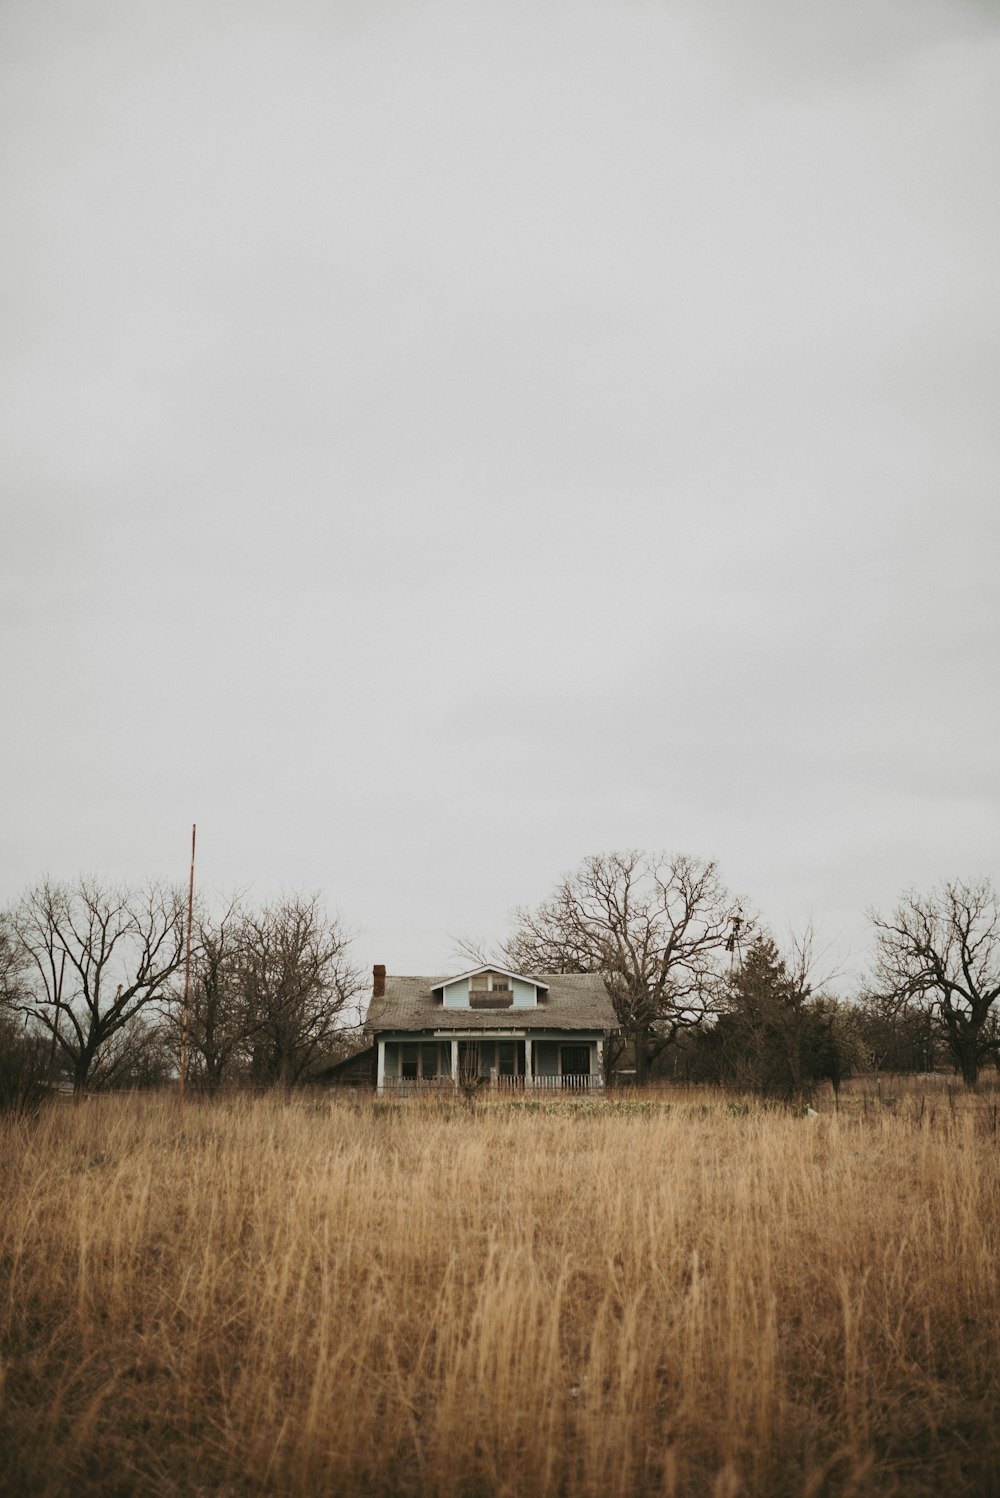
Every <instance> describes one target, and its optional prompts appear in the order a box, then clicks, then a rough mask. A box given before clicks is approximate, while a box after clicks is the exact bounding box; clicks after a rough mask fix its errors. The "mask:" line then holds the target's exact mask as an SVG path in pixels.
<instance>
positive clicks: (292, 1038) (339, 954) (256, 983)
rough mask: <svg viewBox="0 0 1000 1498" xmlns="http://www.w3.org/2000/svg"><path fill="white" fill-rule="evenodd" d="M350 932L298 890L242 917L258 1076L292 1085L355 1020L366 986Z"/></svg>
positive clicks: (245, 989)
mask: <svg viewBox="0 0 1000 1498" xmlns="http://www.w3.org/2000/svg"><path fill="white" fill-rule="evenodd" d="M349 947H350V937H349V936H348V934H347V933H346V932H345V931H344V930H343V928H342V927H341V925H340V923H339V921H337V920H335V919H330V918H329V917H327V916H326V915H325V913H324V911H323V908H322V906H321V904H320V901H319V898H318V896H312V897H304V896H301V895H296V896H292V897H291V898H288V899H285V900H282V901H280V902H279V903H278V904H276V905H270V906H267V907H265V908H264V909H263V910H261V911H259V912H254V913H251V914H248V915H245V916H244V917H243V919H242V921H241V922H240V948H241V955H240V986H241V989H242V994H243V1000H244V1003H245V1006H246V1016H247V1020H246V1024H247V1029H246V1034H247V1041H248V1045H249V1050H250V1055H251V1069H252V1074H253V1076H254V1078H255V1079H256V1080H257V1081H260V1082H277V1083H280V1084H281V1085H282V1086H286V1087H287V1086H291V1085H292V1084H293V1083H295V1082H298V1081H301V1080H302V1078H303V1077H304V1076H305V1075H306V1074H307V1073H308V1071H309V1069H310V1068H311V1067H312V1066H313V1065H314V1064H315V1063H316V1062H318V1061H319V1060H320V1059H321V1058H322V1057H323V1055H324V1053H325V1052H326V1051H327V1050H328V1049H330V1048H331V1047H332V1046H333V1045H334V1043H335V1042H336V1039H337V1036H338V1034H339V1032H340V1030H341V1029H342V1028H343V1027H344V1026H345V1025H347V1024H349V1023H352V1022H353V1023H357V1019H358V1015H357V1009H358V1006H359V1004H360V999H361V995H362V993H363V991H364V980H363V977H362V974H361V972H360V970H359V969H358V968H357V967H355V966H354V964H353V963H352V962H351V960H350V954H349Z"/></svg>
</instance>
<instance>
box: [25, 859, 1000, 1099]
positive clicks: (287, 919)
mask: <svg viewBox="0 0 1000 1498" xmlns="http://www.w3.org/2000/svg"><path fill="white" fill-rule="evenodd" d="M869 916H870V920H871V923H872V930H873V937H874V956H873V962H872V966H871V971H870V974H869V976H868V979H867V981H866V982H865V983H864V984H863V985H862V986H861V987H860V989H859V991H857V992H855V993H852V994H850V995H844V994H838V993H837V992H835V991H834V990H835V988H836V986H837V985H836V975H835V974H826V975H824V974H823V973H821V972H819V971H818V970H817V958H816V952H815V943H814V940H813V934H812V932H811V930H807V931H805V932H804V933H801V934H800V935H799V936H795V937H792V938H791V939H790V940H789V942H788V943H787V945H786V949H785V950H782V949H781V948H779V945H778V944H777V942H776V941H775V939H774V937H773V936H772V935H771V933H770V932H769V931H768V930H767V929H766V927H765V926H764V924H763V923H762V921H761V919H760V917H759V916H757V915H755V914H754V913H753V912H752V911H751V910H749V909H748V907H747V905H746V903H745V902H740V901H738V900H737V899H736V898H735V897H734V896H733V895H732V894H731V893H730V892H729V891H728V890H727V889H726V887H725V886H724V884H723V883H722V880H721V878H720V876H719V872H718V869H717V867H716V865H715V864H714V863H713V862H711V861H706V860H702V859H697V858H693V857H690V856H688V855H681V854H677V855H668V854H649V853H643V852H638V851H634V850H631V851H627V852H619V853H609V854H601V855H596V856H594V857H591V858H587V859H585V860H584V861H583V862H582V863H581V864H580V865H579V867H578V868H576V869H575V870H573V872H572V873H570V874H567V875H565V876H564V877H563V878H562V879H561V880H559V881H558V883H557V884H556V886H555V887H554V889H553V891H552V893H551V894H550V895H549V896H548V898H547V899H545V900H543V901H542V903H541V904H540V905H539V906H537V907H536V908H535V909H528V908H521V909H518V910H516V911H515V912H514V915H513V924H512V929H511V933H510V935H509V937H508V938H507V940H506V941H505V942H503V943H502V944H501V945H500V946H499V948H497V949H494V950H490V951H487V950H486V949H484V948H482V947H480V946H478V945H476V944H475V943H471V942H466V943H463V946H462V955H463V958H472V959H474V960H484V961H485V960H490V961H498V962H502V963H503V965H504V966H505V967H507V968H510V969H513V970H515V971H520V972H528V973H531V972H536V973H543V972H544V973H553V972H576V973H581V972H600V973H602V974H603V975H604V978H605V981H606V983H607V987H608V992H609V994H610V996H611V999H612V1002H613V1004H614V1007H615V1013H616V1016H617V1019H618V1031H617V1034H615V1035H614V1036H612V1037H610V1039H609V1043H608V1045H607V1047H606V1061H607V1066H608V1069H609V1074H610V1075H612V1076H613V1075H618V1076H619V1077H623V1076H628V1077H629V1079H633V1078H634V1080H635V1081H636V1082H638V1083H640V1084H642V1083H644V1082H646V1081H649V1080H652V1079H654V1078H657V1077H664V1076H683V1077H685V1078H686V1079H688V1080H691V1081H706V1082H709V1081H710V1082H715V1083H720V1084H722V1085H724V1086H728V1087H732V1088H734V1089H738V1090H740V1091H750V1092H757V1093H763V1094H770V1095H774V1096H782V1097H787V1098H794V1097H801V1096H802V1095H803V1093H804V1091H805V1090H806V1089H808V1088H809V1087H810V1086H812V1085H814V1084H815V1083H817V1082H819V1081H829V1082H831V1083H832V1084H833V1086H834V1087H835V1088H836V1087H839V1085H840V1081H841V1080H842V1078H844V1077H846V1076H848V1075H850V1074H851V1073H852V1072H857V1071H859V1070H866V1069H873V1068H881V1069H883V1070H889V1071H899V1072H904V1071H929V1070H932V1069H933V1068H935V1067H937V1066H940V1065H951V1066H953V1067H954V1068H955V1069H956V1070H958V1071H959V1072H960V1073H961V1075H962V1077H963V1079H964V1081H965V1082H966V1083H967V1084H968V1085H970V1086H975V1084H976V1081H977V1078H978V1075H979V1070H980V1068H981V1067H982V1066H983V1065H985V1064H989V1063H992V1064H997V1063H998V1059H1000V1028H998V1022H997V1007H996V1001H997V998H998V997H1000V906H998V901H997V896H996V893H995V891H994V889H993V886H992V884H991V883H990V881H989V880H985V879H984V880H978V881H969V882H963V881H959V880H953V881H948V882H946V883H944V884H943V885H941V886H940V888H938V889H937V890H935V891H932V892H931V893H930V894H928V895H920V894H918V893H916V892H915V891H912V890H911V891H908V892H907V893H906V894H905V895H904V896H903V897H902V899H901V900H900V902H899V904H898V906H897V907H896V909H895V910H894V911H893V913H892V914H891V915H890V916H887V917H883V916H882V915H880V914H879V913H878V912H877V911H872V912H870V913H869ZM188 924H189V923H188V911H187V900H186V898H185V896H184V892H183V891H181V890H180V889H179V888H175V887H171V886H168V885H165V884H162V883H156V882H152V883H149V884H146V885H143V886H141V887H126V886H114V885H109V884H105V883H100V882H98V881H96V880H93V879H86V878H84V879H79V880H77V881H76V882H74V883H57V882H53V881H51V880H45V881H43V882H42V883H41V884H39V885H37V886H36V887H35V888H33V889H30V890H27V891H26V892H25V893H24V894H23V895H22V896H21V898H20V899H19V900H17V901H16V902H15V903H14V904H13V905H12V906H11V907H10V908H9V909H8V910H6V911H4V912H0V1098H2V1099H3V1100H6V1101H7V1102H20V1101H25V1100H28V1099H30V1098H31V1097H33V1096H36V1097H37V1096H40V1095H42V1094H43V1093H44V1091H45V1090H46V1089H47V1088H49V1087H51V1086H52V1085H56V1084H59V1083H64V1084H71V1085H72V1087H73V1088H74V1089H75V1090H76V1091H79V1092H82V1091H85V1090H87V1089H95V1088H110V1087H130V1086H149V1085H155V1084H157V1083H160V1082H166V1081H168V1080H170V1079H171V1078H176V1077H178V1076H179V1075H180V1074H181V1073H182V1072H183V1074H184V1075H185V1076H186V1078H187V1079H188V1080H189V1081H190V1082H191V1084H192V1085H198V1086H200V1087H203V1088H206V1089H209V1090H211V1089H217V1088H218V1087H220V1086H222V1085H223V1084H234V1083H236V1084H238V1083H247V1084H253V1085H255V1086H269V1085H273V1086H279V1087H290V1086H294V1085H296V1084H298V1083H301V1082H304V1081H309V1080H311V1079H314V1078H315V1077H316V1076H317V1074H319V1073H321V1072H322V1071H323V1070H324V1069H325V1068H328V1067H329V1066H330V1065H331V1064H332V1063H333V1062H335V1061H336V1060H338V1059H340V1058H342V1057H343V1056H345V1055H347V1054H350V1052H351V1051H352V1049H354V1048H356V1047H357V1046H358V1045H359V1044H360V1032H359V1027H360V1023H361V1021H362V1019H363V1017H364V1005H365V995H366V988H367V984H366V980H365V977H364V973H363V971H362V969H361V968H360V967H359V966H358V965H357V963H356V962H355V960H354V957H353V954H352V942H351V938H350V935H349V933H348V932H347V930H346V928H345V927H344V925H343V923H342V922H341V921H340V920H339V918H334V917H331V916H329V915H328V914H327V912H326V911H325V910H324V908H323V905H322V902H321V901H320V899H319V898H318V897H317V896H306V895H292V896H289V897H286V898H284V899H282V900H279V901H277V902H275V903H272V904H267V905H263V906H259V907H257V906H253V905H251V904H249V903H248V902H247V901H245V900H234V901H233V902H232V903H231V904H230V905H229V906H228V908H227V909H226V910H225V911H223V912H222V913H221V914H216V913H209V912H208V911H206V910H204V909H199V908H197V907H195V909H194V914H193V919H192V921H191V923H190V930H189V929H188ZM185 992H186V993H187V1002H185V999H184V995H185Z"/></svg>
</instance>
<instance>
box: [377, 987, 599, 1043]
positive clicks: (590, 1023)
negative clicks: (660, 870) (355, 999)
mask: <svg viewBox="0 0 1000 1498" xmlns="http://www.w3.org/2000/svg"><path fill="white" fill-rule="evenodd" d="M448 981H449V980H448V979H447V978H420V977H391V976H389V975H387V976H386V979H385V993H384V994H382V995H380V996H379V997H378V998H373V999H372V1001H371V1004H370V1005H369V1008H368V1017H367V1019H366V1020H365V1031H366V1032H367V1033H368V1034H369V1035H375V1034H379V1033H380V1032H382V1031H385V1030H404V1031H405V1030H438V1031H440V1030H465V1031H469V1030H480V1031H490V1030H496V1031H500V1030H505V1031H507V1032H508V1033H509V1032H510V1031H511V1030H512V1029H516V1030H603V1031H607V1030H615V1029H617V1027H618V1020H617V1019H616V1017H615V1011H614V1008H613V1007H612V1004H611V1000H610V998H609V997H608V991H607V989H606V988H605V986H604V979H603V978H602V977H601V975H600V973H537V974H534V975H533V978H532V981H533V982H535V983H544V984H545V985H546V991H545V992H539V994H538V1003H537V1004H533V1005H526V1006H525V1007H524V1008H521V1007H519V1006H518V1007H516V1008H515V1007H511V1008H507V1009H466V1008H464V1007H463V1008H461V1009H457V1008H456V1009H447V1008H445V1006H444V1004H443V1003H442V1001H441V997H440V990H441V985H442V984H443V983H446V982H448ZM435 989H437V990H438V993H437V995H435V993H434V990H435Z"/></svg>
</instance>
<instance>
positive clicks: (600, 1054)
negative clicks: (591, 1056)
mask: <svg viewBox="0 0 1000 1498" xmlns="http://www.w3.org/2000/svg"><path fill="white" fill-rule="evenodd" d="M597 1085H598V1087H603V1086H604V1041H603V1040H599V1041H598V1042H597Z"/></svg>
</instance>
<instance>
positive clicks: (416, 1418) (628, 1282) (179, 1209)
mask: <svg viewBox="0 0 1000 1498" xmlns="http://www.w3.org/2000/svg"><path fill="white" fill-rule="evenodd" d="M0 1134H2V1137H0V1160H2V1163H0V1203H2V1208H0V1209H2V1217H0V1266H2V1269H0V1273H2V1288H0V1294H2V1300H0V1350H2V1358H3V1387H2V1395H0V1400H2V1402H0V1472H2V1477H0V1488H2V1489H3V1491H5V1492H7V1493H18V1494H22V1493H46V1494H53V1495H56V1494H63V1493H70V1492H84V1493H86V1492H93V1493H102V1494H104V1493H107V1494H116V1493H121V1494H130V1493H134V1492H142V1493H149V1494H174V1493H177V1494H180V1493H184V1494H187V1493H198V1492H205V1493H208V1492H221V1493H229V1494H243V1493H264V1492H269V1493H271V1492H273V1493H288V1494H310V1495H312V1494H320V1493H331V1494H396V1493H398V1494H411V1493H413V1494H417V1493H428V1494H443V1495H445V1494H446V1495H459V1494H462V1495H487V1494H508V1495H518V1498H522V1495H523V1498H530V1495H536V1494H537V1495H541V1494H566V1495H598V1494H600V1495H602V1498H611V1495H630V1494H647V1493H658V1494H661V1493H662V1494H673V1493H676V1494H714V1495H718V1498H735V1495H737V1494H744V1493H745V1494H761V1495H784V1494H797V1495H798V1494H820V1493H857V1494H864V1493H899V1494H908V1495H909V1494H921V1493H930V1492H936V1493H947V1494H958V1493H976V1494H982V1493H989V1492H994V1491H1000V1481H998V1477H997V1474H998V1473H1000V1378H998V1334H1000V1293H998V1242H997V1238H998V1234H997V1227H998V1221H1000V1211H998V1209H1000V1180H998V1163H997V1139H996V1136H995V1120H994V1127H993V1128H991V1127H990V1119H989V1116H988V1115H986V1114H984V1115H977V1114H975V1113H973V1112H970V1113H960V1112H956V1113H955V1114H952V1113H951V1112H950V1111H949V1110H948V1109H942V1110H937V1111H934V1112H925V1113H924V1114H923V1115H922V1116H917V1115H914V1114H911V1115H908V1116H907V1117H900V1116H894V1115H892V1114H891V1113H889V1112H888V1111H885V1110H880V1111H879V1112H878V1113H877V1114H875V1113H866V1114H864V1115H863V1116H859V1117H854V1116H851V1117H845V1116H841V1117H840V1118H836V1117H822V1118H820V1119H815V1120H805V1119H801V1118H797V1117H793V1116H791V1115H789V1114H782V1113H768V1112H760V1111H753V1110H750V1111H747V1112H743V1111H741V1110H737V1109H733V1108H731V1107H729V1108H727V1106H726V1105H725V1103H724V1102H723V1101H722V1100H712V1101H711V1102H708V1103H705V1102H698V1101H689V1102H685V1103H683V1104H681V1105H674V1106H672V1107H669V1108H668V1107H665V1106H663V1105H661V1104H657V1105H655V1106H649V1107H646V1108H643V1107H638V1108H634V1107H633V1108H630V1107H628V1106H626V1105H618V1106H609V1107H601V1106H599V1105H591V1104H586V1103H585V1104H583V1105H572V1104H564V1105H558V1104H557V1105H554V1106H553V1105H544V1106H541V1107H535V1108H534V1109H526V1108H519V1107H517V1106H510V1105H508V1106H503V1105H496V1106H487V1107H480V1108H478V1109H476V1110H474V1111H470V1110H468V1109H466V1108H464V1107H463V1106H462V1105H461V1104H459V1103H455V1104H454V1105H451V1106H444V1107H436V1106H422V1105H421V1104H419V1103H416V1102H413V1103H406V1104H402V1105H400V1104H397V1105H394V1106H379V1105H377V1104H374V1103H372V1102H368V1101H365V1102H363V1103H362V1102H351V1101H347V1100H344V1101H335V1102H333V1103H327V1102H323V1103H320V1104H314V1103H307V1102H301V1101H292V1102H287V1103H282V1102H278V1101H273V1102H272V1101H257V1102H247V1103H239V1102H235V1103H234V1102H227V1103H225V1104H221V1105H215V1106H213V1105H211V1104H208V1103H204V1104H197V1103H195V1104H190V1103H189V1104H188V1105H187V1106H186V1107H185V1110H184V1113H183V1117H180V1116H179V1113H178V1107H177V1104H176V1101H168V1100H158V1101H157V1100H141V1099H140V1100H131V1101H130V1100H113V1099H108V1100H100V1099H97V1100H92V1101H91V1102H89V1103H87V1104H86V1105H84V1106H81V1107H72V1106H70V1107H62V1108H53V1109H52V1110H51V1111H48V1112H46V1113H44V1114H43V1115H42V1116H41V1117H39V1118H38V1119H37V1120H35V1121H23V1120H22V1121H18V1122H10V1121H8V1122H6V1123H5V1124H3V1125H2V1126H0Z"/></svg>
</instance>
